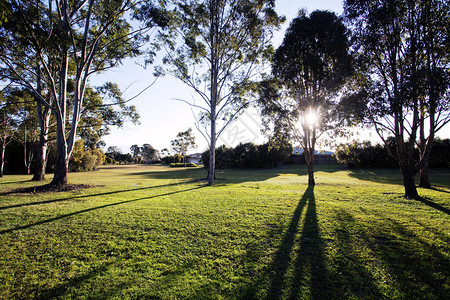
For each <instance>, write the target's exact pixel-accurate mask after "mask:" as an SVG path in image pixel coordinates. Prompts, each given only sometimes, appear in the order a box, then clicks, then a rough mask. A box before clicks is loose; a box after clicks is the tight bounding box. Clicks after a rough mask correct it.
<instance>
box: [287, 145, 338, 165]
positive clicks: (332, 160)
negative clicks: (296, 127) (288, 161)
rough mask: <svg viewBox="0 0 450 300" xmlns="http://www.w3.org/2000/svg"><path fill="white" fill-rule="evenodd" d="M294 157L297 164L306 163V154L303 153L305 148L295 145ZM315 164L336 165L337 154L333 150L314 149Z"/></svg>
mask: <svg viewBox="0 0 450 300" xmlns="http://www.w3.org/2000/svg"><path fill="white" fill-rule="evenodd" d="M291 157H292V159H293V160H294V163H295V164H305V163H306V162H305V156H304V155H303V148H300V147H294V149H293V151H292V156H291ZM314 164H315V165H335V164H337V159H336V155H335V154H334V152H332V151H324V150H315V151H314Z"/></svg>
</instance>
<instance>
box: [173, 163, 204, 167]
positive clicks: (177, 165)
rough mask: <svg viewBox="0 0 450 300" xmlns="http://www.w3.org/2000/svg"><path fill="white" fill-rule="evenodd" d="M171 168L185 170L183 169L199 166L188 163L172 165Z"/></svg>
mask: <svg viewBox="0 0 450 300" xmlns="http://www.w3.org/2000/svg"><path fill="white" fill-rule="evenodd" d="M170 167H171V168H183V167H189V168H195V167H197V165H196V164H193V163H186V165H185V164H183V163H171V164H170Z"/></svg>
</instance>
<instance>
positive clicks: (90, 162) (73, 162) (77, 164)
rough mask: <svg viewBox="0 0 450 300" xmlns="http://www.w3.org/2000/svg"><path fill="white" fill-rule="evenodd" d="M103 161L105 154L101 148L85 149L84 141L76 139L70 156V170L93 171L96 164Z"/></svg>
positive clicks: (100, 163)
mask: <svg viewBox="0 0 450 300" xmlns="http://www.w3.org/2000/svg"><path fill="white" fill-rule="evenodd" d="M104 161H105V154H104V153H103V151H102V150H101V149H90V148H88V149H85V148H84V141H83V140H78V141H76V142H75V146H74V147H73V152H72V157H71V158H70V164H69V166H70V171H72V172H83V171H93V170H95V169H96V167H97V166H99V165H102V164H103V162H104Z"/></svg>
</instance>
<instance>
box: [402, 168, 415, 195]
mask: <svg viewBox="0 0 450 300" xmlns="http://www.w3.org/2000/svg"><path fill="white" fill-rule="evenodd" d="M400 169H401V171H402V176H403V186H404V187H405V198H408V199H417V198H418V197H419V194H418V193H417V188H416V181H415V176H414V175H415V172H414V168H413V167H410V166H408V165H407V164H401V165H400Z"/></svg>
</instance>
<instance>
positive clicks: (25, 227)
mask: <svg viewBox="0 0 450 300" xmlns="http://www.w3.org/2000/svg"><path fill="white" fill-rule="evenodd" d="M203 187H204V186H198V187H194V188H190V189H185V190H181V191H175V192H170V193H164V194H159V195H154V196H149V197H143V198H138V199H133V200H127V201H122V202H116V203H110V204H105V205H101V206H96V207H92V208H88V209H83V210H79V211H76V212H73V213H70V214H64V215H61V216H58V217H55V218H51V219H47V220H43V221H39V222H36V223H32V224H28V225H24V226H18V227H14V228H10V229H6V230H2V231H0V235H1V234H4V233H9V232H13V231H16V230H21V229H27V228H30V227H33V226H37V225H42V224H46V223H50V222H53V221H57V220H60V219H64V218H68V217H71V216H75V215H79V214H82V213H86V212H90V211H94V210H97V209H101V208H106V207H111V206H116V205H120V204H127V203H132V202H136V201H141V200H148V199H153V198H158V197H163V196H169V195H174V194H179V193H184V192H189V191H193V190H198V189H201V188H203ZM91 196H92V195H91Z"/></svg>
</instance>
